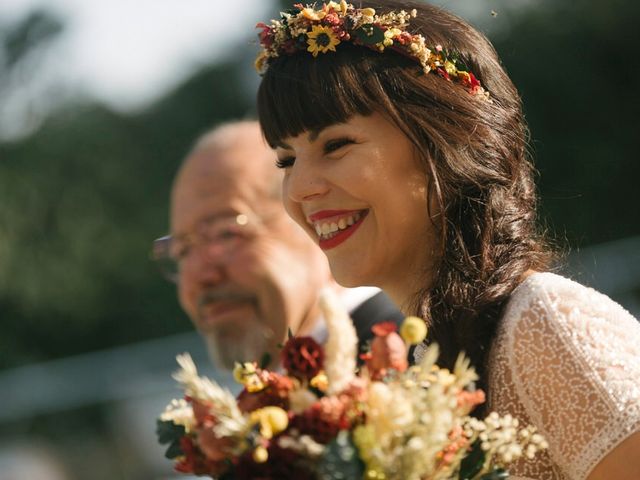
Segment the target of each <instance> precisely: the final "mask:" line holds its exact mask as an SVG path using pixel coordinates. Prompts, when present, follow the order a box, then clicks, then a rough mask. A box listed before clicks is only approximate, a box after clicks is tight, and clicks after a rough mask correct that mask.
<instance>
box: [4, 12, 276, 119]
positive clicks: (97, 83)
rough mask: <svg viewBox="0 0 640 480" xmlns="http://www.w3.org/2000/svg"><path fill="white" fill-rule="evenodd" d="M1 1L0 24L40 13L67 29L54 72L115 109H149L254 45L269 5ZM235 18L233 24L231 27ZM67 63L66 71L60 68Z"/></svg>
mask: <svg viewBox="0 0 640 480" xmlns="http://www.w3.org/2000/svg"><path fill="white" fill-rule="evenodd" d="M231 4H232V5H233V9H230V8H229V2H225V1H222V0H0V23H7V22H11V21H16V20H18V19H19V18H22V17H24V16H25V15H26V14H27V13H28V11H30V10H31V9H33V8H36V7H44V8H47V9H49V10H50V11H52V12H54V13H56V14H57V15H59V17H60V18H61V19H63V21H64V22H65V23H66V28H65V31H64V32H63V34H62V37H61V38H60V39H59V41H58V42H56V45H55V55H54V56H55V57H56V58H57V59H58V62H55V61H54V62H52V63H53V65H52V67H57V68H58V69H59V74H61V75H62V76H63V77H64V78H65V80H66V81H68V82H77V83H78V84H81V85H83V86H85V87H87V88H88V90H89V91H90V92H91V93H93V94H95V95H96V96H97V97H98V98H100V99H103V100H106V101H107V102H108V103H111V104H114V105H115V106H116V107H121V108H129V107H133V108H135V107H138V106H141V105H144V104H146V103H148V102H150V101H152V100H153V99H155V98H156V97H157V96H158V95H160V94H162V93H163V92H165V91H166V90H167V89H168V88H171V87H172V86H174V85H175V84H176V83H178V82H179V81H180V80H181V79H182V78H183V77H184V76H185V75H186V74H188V73H189V72H190V71H191V70H193V69H194V68H196V67H197V65H198V64H199V63H201V62H209V61H211V60H215V59H216V58H219V57H220V56H222V55H225V54H228V53H229V52H228V51H225V47H226V46H228V45H232V44H233V43H234V42H238V41H239V40H240V39H242V38H243V37H244V38H247V42H249V41H250V39H252V34H253V32H254V30H253V27H254V26H255V23H256V22H257V21H259V20H261V19H263V18H266V17H265V15H268V14H269V13H268V12H269V7H271V5H272V2H270V1H268V0H236V1H234V2H233V3H231ZM230 18H232V19H233V21H230ZM62 63H63V64H64V66H63V65H61V64H62Z"/></svg>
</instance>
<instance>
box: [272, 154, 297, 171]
mask: <svg viewBox="0 0 640 480" xmlns="http://www.w3.org/2000/svg"><path fill="white" fill-rule="evenodd" d="M295 161H296V157H294V156H288V157H282V158H278V159H277V160H276V167H278V168H289V167H292V166H293V164H294V162H295Z"/></svg>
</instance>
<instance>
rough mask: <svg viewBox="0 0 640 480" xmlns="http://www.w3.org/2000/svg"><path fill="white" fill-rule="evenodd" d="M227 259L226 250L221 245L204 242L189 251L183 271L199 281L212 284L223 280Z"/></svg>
mask: <svg viewBox="0 0 640 480" xmlns="http://www.w3.org/2000/svg"><path fill="white" fill-rule="evenodd" d="M228 260H229V256H228V252H226V250H225V249H224V247H223V246H221V245H219V244H216V243H213V242H204V243H203V244H201V245H198V246H197V247H195V248H194V249H193V251H192V252H190V256H189V258H188V259H186V264H185V269H184V273H185V274H187V275H189V276H191V278H193V279H194V280H196V281H197V282H199V283H203V284H207V285H214V284H217V283H220V282H221V281H222V280H224V277H225V266H226V264H227V261H228Z"/></svg>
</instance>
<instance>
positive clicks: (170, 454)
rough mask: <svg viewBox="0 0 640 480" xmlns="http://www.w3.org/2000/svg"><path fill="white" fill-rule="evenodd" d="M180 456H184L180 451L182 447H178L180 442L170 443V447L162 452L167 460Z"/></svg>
mask: <svg viewBox="0 0 640 480" xmlns="http://www.w3.org/2000/svg"><path fill="white" fill-rule="evenodd" d="M180 455H184V452H183V451H182V447H181V446H180V440H174V441H173V442H171V445H169V448H167V451H166V452H164V456H165V457H166V458H168V459H169V460H173V459H174V458H176V457H179V456H180Z"/></svg>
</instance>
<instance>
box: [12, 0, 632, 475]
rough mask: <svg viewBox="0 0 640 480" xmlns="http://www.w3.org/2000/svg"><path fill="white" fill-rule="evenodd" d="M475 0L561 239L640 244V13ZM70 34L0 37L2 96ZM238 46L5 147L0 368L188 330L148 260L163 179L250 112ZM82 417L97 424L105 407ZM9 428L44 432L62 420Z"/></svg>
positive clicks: (73, 110) (29, 31)
mask: <svg viewBox="0 0 640 480" xmlns="http://www.w3.org/2000/svg"><path fill="white" fill-rule="evenodd" d="M460 3H461V2H453V1H452V2H449V3H448V4H446V6H447V7H449V8H451V9H454V10H455V9H456V8H457V5H459V4H460ZM483 5H485V6H486V10H483V11H481V12H480V14H479V15H480V17H479V18H480V19H481V21H480V22H478V23H480V27H481V28H482V29H483V30H485V31H486V32H487V34H488V35H489V37H490V38H491V39H492V41H493V42H494V44H495V46H496V49H497V50H498V52H499V54H500V55H501V57H502V59H503V62H504V64H505V66H506V68H507V70H508V72H509V73H510V75H511V76H512V78H513V79H514V82H515V83H516V85H517V86H518V87H519V89H520V91H521V94H522V97H523V101H524V105H525V112H526V116H527V118H528V121H529V126H530V129H531V137H532V148H533V151H534V154H535V158H536V164H537V167H538V169H539V171H540V179H539V188H540V193H541V197H542V215H543V220H544V222H545V223H546V224H547V225H548V226H549V229H550V231H551V232H552V234H553V236H554V237H555V238H556V239H557V243H558V244H559V245H561V246H562V248H567V249H569V248H571V249H579V248H582V247H586V246H589V245H592V244H599V243H603V242H610V241H614V240H618V239H622V238H629V237H635V236H638V235H639V234H640V222H639V221H640V215H639V214H638V205H639V204H640V193H639V192H640V189H638V188H637V185H636V183H637V179H638V178H640V162H639V161H638V160H639V159H638V134H639V132H640V128H639V127H640V124H639V121H638V112H637V110H638V106H639V105H640V98H639V97H640V94H639V89H638V88H637V86H636V85H635V80H636V79H637V72H638V69H639V68H638V67H639V62H638V51H639V49H640V35H638V31H637V25H638V21H639V20H640V15H639V13H640V4H639V3H638V2H632V1H630V0H628V1H623V0H611V1H609V2H592V1H586V0H578V1H576V2H555V1H551V0H547V1H534V0H531V1H528V2H523V3H522V4H521V5H520V6H519V8H517V9H515V8H512V9H509V10H505V11H502V10H500V9H499V8H497V7H496V12H497V16H492V15H491V14H490V10H491V9H492V5H493V4H492V2H485V3H484V4H483ZM185 8H188V7H185ZM483 8H484V7H483ZM461 9H462V7H461ZM273 10H274V12H276V11H277V10H278V8H277V7H274V9H273ZM471 20H472V21H473V19H471ZM492 22H493V24H492ZM64 28H65V25H64V22H63V21H61V20H60V19H57V18H56V17H54V16H51V15H50V14H48V13H47V12H42V11H41V12H34V13H33V14H32V15H31V16H29V17H28V18H26V19H23V21H21V22H20V23H19V24H16V25H12V26H11V28H7V29H5V30H3V31H0V48H2V49H3V51H4V54H3V55H2V57H0V58H2V59H3V61H2V62H0V101H1V100H2V99H7V98H9V97H10V96H11V95H13V94H14V91H15V89H17V88H19V85H16V82H15V81H13V80H12V79H15V78H16V72H19V71H23V70H24V69H25V64H28V65H29V68H28V69H27V71H33V72H37V68H36V67H37V58H38V57H37V55H35V57H34V53H35V52H38V51H44V50H46V48H47V44H48V43H49V42H51V41H52V40H53V39H55V38H56V36H57V35H59V34H60V32H62V31H64ZM250 33H251V32H248V35H247V39H246V40H244V42H245V43H247V41H248V39H249V35H250ZM244 50H246V52H245V51H244ZM235 52H236V53H238V55H236V56H233V57H231V56H227V57H226V58H227V59H226V60H225V61H223V62H221V63H215V64H211V65H203V67H202V69H201V70H200V71H199V72H197V73H195V74H194V75H193V76H192V77H191V78H188V79H186V80H185V81H184V83H183V84H182V85H180V86H179V87H178V88H176V89H174V90H172V91H170V92H168V93H167V94H166V95H165V97H164V98H162V99H161V100H159V101H157V102H155V103H154V104H153V105H151V106H149V107H147V108H145V109H144V110H143V111H138V112H135V113H128V114H123V113H117V112H115V111H112V110H111V109H110V108H109V107H107V106H105V105H104V104H101V103H98V102H96V101H95V100H93V99H92V98H90V97H86V96H83V95H80V94H79V95H77V96H74V95H73V94H71V95H69V92H66V93H65V95H66V97H65V98H69V100H68V101H65V102H62V104H61V105H59V106H58V107H56V109H54V110H53V111H52V112H50V114H49V115H48V116H46V118H44V120H43V121H42V123H41V124H39V126H38V127H37V128H36V129H35V130H34V131H33V132H32V133H31V134H30V135H28V136H27V137H24V138H20V139H17V140H15V139H14V140H5V141H3V142H2V143H0V318H1V320H2V333H1V334H0V370H3V369H10V368H12V367H18V366H20V365H25V364H33V363H36V362H43V361H47V360H52V359H57V358H62V357H67V356H70V355H76V354H81V353H85V352H90V351H94V350H99V349H106V348H111V347H114V346H119V345H126V344H132V343H134V342H138V341H142V340H148V339H150V338H159V337H163V336H166V335H169V334H175V333H178V332H184V331H188V330H191V325H190V323H189V321H188V319H187V318H186V317H185V316H184V315H183V314H182V313H181V311H180V310H179V307H178V305H177V302H176V300H175V292H174V288H173V286H172V285H169V284H167V283H165V282H164V281H163V280H162V279H161V278H160V276H159V275H158V273H157V272H156V270H155V268H154V266H153V265H152V264H151V262H150V261H149V260H148V258H149V257H148V252H149V247H150V242H151V240H153V238H155V237H157V236H160V235H162V234H163V233H165V231H166V229H167V225H168V222H167V209H168V195H169V189H170V184H171V180H172V177H173V174H174V172H175V171H176V169H177V167H178V165H179V162H180V160H181V158H182V156H183V155H184V154H185V152H186V151H187V150H188V148H189V147H190V145H191V142H192V141H193V140H194V138H195V137H196V136H198V135H199V134H200V133H202V132H203V131H204V130H206V129H208V128H209V127H210V126H212V125H214V124H216V123H218V122H221V121H225V120H230V119H237V118H242V117H246V116H250V115H251V114H252V112H253V96H254V91H251V85H252V83H251V80H249V81H248V80H247V76H248V75H252V58H253V52H254V50H253V49H250V48H247V49H243V47H242V45H238V46H237V49H236V50H235ZM34 58H35V59H36V60H34ZM10 80H11V81H10ZM253 85H254V86H255V83H254V84H253ZM56 94H57V93H56V92H55V91H53V92H51V95H56ZM79 388H82V386H79ZM77 418H84V419H86V421H87V422H89V424H91V425H93V426H94V427H91V428H95V429H98V430H99V429H100V427H99V426H100V425H101V422H102V423H104V422H105V420H104V418H105V417H104V416H103V415H102V414H101V410H99V409H98V410H96V409H94V410H91V409H89V410H86V411H83V413H82V415H80V417H77ZM100 419H102V420H100ZM43 425H44V426H43ZM72 425H73V424H72ZM10 427H11V429H12V430H13V431H20V432H23V433H24V432H26V433H27V434H28V433H30V432H31V433H32V432H40V433H42V432H45V433H44V434H47V432H49V433H50V432H51V431H54V430H56V429H57V428H58V427H59V423H56V422H55V421H53V420H51V419H46V418H45V419H43V418H38V419H32V420H31V421H30V422H26V423H24V422H21V424H20V426H17V425H10ZM78 428H79V427H78ZM85 428H88V427H85ZM110 475H112V476H111V477H109V478H133V477H127V476H118V474H117V473H113V471H112V473H111V474H110ZM1 476H2V475H0V477H1ZM73 478H75V477H73ZM78 478H88V477H78ZM96 478H97V477H96ZM139 478H149V477H144V476H141V477H139Z"/></svg>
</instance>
